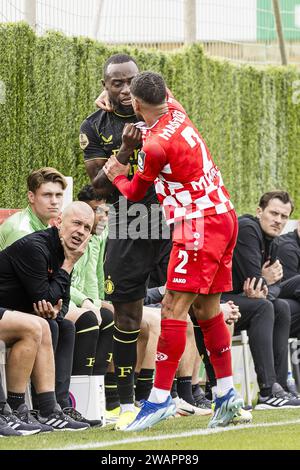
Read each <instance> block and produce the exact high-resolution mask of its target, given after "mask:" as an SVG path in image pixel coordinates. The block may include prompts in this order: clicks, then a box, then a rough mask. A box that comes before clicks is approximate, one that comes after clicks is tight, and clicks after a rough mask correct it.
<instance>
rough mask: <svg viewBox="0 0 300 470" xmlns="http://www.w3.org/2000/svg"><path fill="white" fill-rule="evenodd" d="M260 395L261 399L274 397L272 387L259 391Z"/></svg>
mask: <svg viewBox="0 0 300 470" xmlns="http://www.w3.org/2000/svg"><path fill="white" fill-rule="evenodd" d="M259 394H260V396H261V397H269V396H270V395H272V388H271V387H266V388H261V389H260V391H259Z"/></svg>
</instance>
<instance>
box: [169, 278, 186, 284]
mask: <svg viewBox="0 0 300 470" xmlns="http://www.w3.org/2000/svg"><path fill="white" fill-rule="evenodd" d="M172 282H174V283H176V284H186V279H182V278H181V277H173V280H172Z"/></svg>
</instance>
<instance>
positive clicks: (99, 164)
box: [80, 121, 141, 198]
mask: <svg viewBox="0 0 300 470" xmlns="http://www.w3.org/2000/svg"><path fill="white" fill-rule="evenodd" d="M126 127H128V129H127V132H126V135H125V137H123V141H122V145H121V147H120V150H119V152H118V154H117V159H118V161H119V162H120V163H121V164H123V165H127V163H128V162H129V157H130V156H131V155H132V153H133V151H134V149H135V148H136V147H137V146H138V145H140V144H141V132H140V130H139V129H137V128H136V127H135V126H134V125H133V124H127V125H126V126H125V128H124V130H125V129H126ZM80 132H81V134H80V135H81V148H82V149H83V150H84V158H85V168H86V172H87V174H88V175H89V177H90V180H91V183H92V185H93V186H94V188H95V189H96V191H97V193H98V194H99V195H100V196H101V197H103V198H107V197H108V196H109V195H110V194H111V193H112V191H113V189H114V186H113V185H112V184H111V182H110V181H109V180H108V178H107V176H106V174H105V173H104V171H103V167H104V165H105V163H106V162H107V157H108V156H107V155H106V154H105V152H104V150H103V148H102V147H101V145H100V144H99V139H98V138H97V136H96V135H95V131H94V130H93V129H92V127H91V125H90V123H89V122H88V121H84V123H83V124H82V126H81V129H80ZM82 142H83V144H82Z"/></svg>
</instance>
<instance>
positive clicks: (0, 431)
mask: <svg viewBox="0 0 300 470" xmlns="http://www.w3.org/2000/svg"><path fill="white" fill-rule="evenodd" d="M12 436H22V434H21V433H20V432H19V431H15V429H13V428H11V427H10V426H9V425H8V423H7V419H6V417H5V416H2V415H1V414H0V437H12Z"/></svg>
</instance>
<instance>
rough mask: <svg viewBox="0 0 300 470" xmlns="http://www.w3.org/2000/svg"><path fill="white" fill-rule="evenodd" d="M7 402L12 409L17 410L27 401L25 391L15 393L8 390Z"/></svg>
mask: <svg viewBox="0 0 300 470" xmlns="http://www.w3.org/2000/svg"><path fill="white" fill-rule="evenodd" d="M7 403H8V404H9V406H10V407H11V409H12V410H17V409H18V408H19V406H20V405H23V404H24V403H25V393H14V392H9V391H7Z"/></svg>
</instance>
